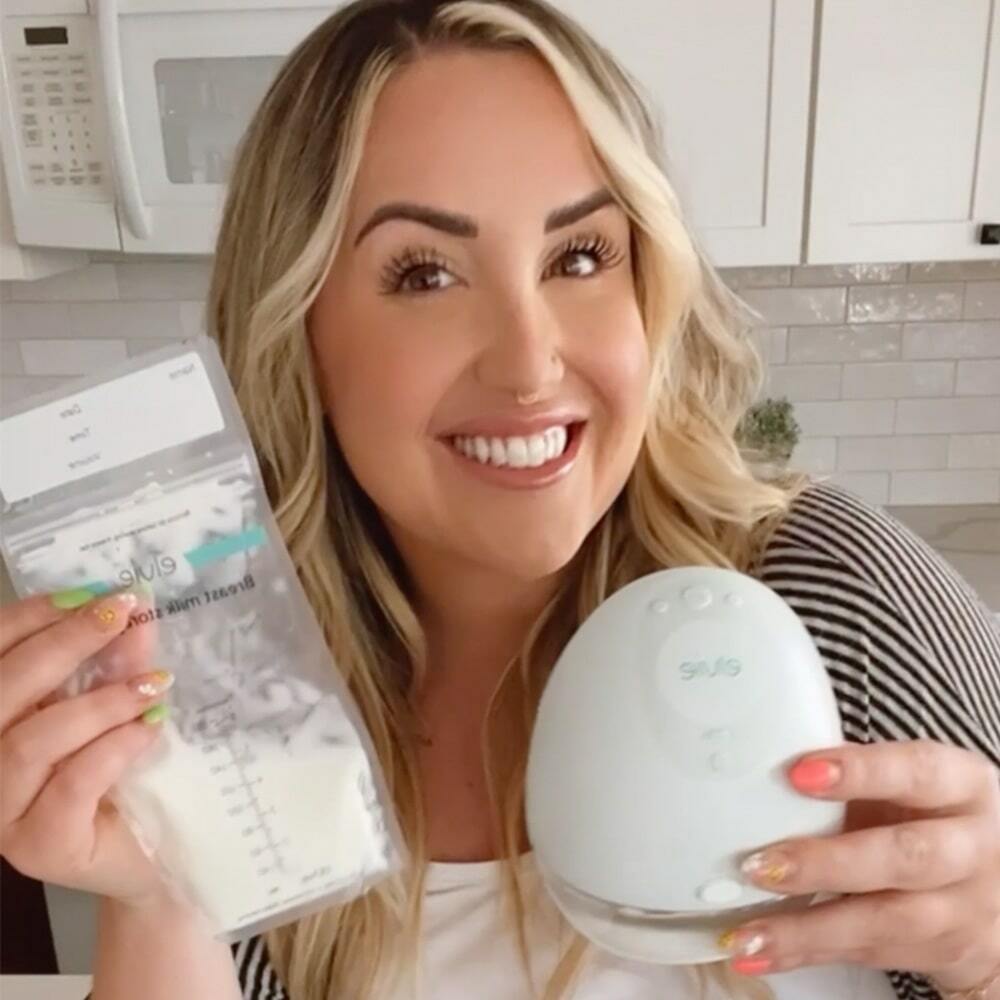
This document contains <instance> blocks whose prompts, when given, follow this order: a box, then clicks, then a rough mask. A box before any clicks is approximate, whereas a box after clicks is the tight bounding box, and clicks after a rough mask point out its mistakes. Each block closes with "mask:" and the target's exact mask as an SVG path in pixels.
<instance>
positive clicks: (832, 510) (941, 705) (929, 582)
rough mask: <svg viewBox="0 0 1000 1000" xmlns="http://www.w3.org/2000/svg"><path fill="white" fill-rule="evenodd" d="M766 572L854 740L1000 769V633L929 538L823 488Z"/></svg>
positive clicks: (266, 993) (274, 985) (248, 971)
mask: <svg viewBox="0 0 1000 1000" xmlns="http://www.w3.org/2000/svg"><path fill="white" fill-rule="evenodd" d="M759 576H760V579H761V580H762V581H763V582H764V583H766V584H767V585H768V586H769V587H771V588H772V589H773V590H774V591H776V592H777V593H778V594H780V595H781V597H783V598H784V599H785V601H787V602H788V604H789V605H790V606H791V607H792V608H793V609H794V610H795V612H796V613H797V614H798V616H799V617H800V618H801V620H802V622H803V623H804V624H805V626H806V628H807V629H808V630H809V632H810V634H811V635H812V637H813V640H814V641H815V643H816V645H817V647H818V649H819V651H820V654H821V656H822V658H823V662H824V663H825V665H826V668H827V671H828V673H829V675H830V678H831V680H832V682H833V686H834V691H835V693H836V696H837V701H838V704H839V706H840V713H841V719H842V721H843V726H844V733H845V737H846V739H847V740H849V741H851V742H855V743H876V742H881V741H888V740H896V741H899V740H914V739H932V740H937V741H939V742H942V743H949V744H952V745H955V746H960V747H964V748H965V749H968V750H973V751H976V752H978V753H980V754H983V755H984V756H985V757H986V758H987V759H988V760H990V761H992V763H993V764H995V765H996V766H997V767H998V768H1000V630H998V628H997V625H996V621H995V619H994V618H993V617H992V616H991V615H990V614H989V612H987V611H986V609H985V608H984V607H983V606H982V604H981V603H980V602H979V600H978V598H977V597H976V595H975V594H974V593H973V592H972V590H971V589H970V588H969V587H968V585H967V584H966V583H965V582H964V581H963V580H962V579H961V578H960V577H959V576H958V575H957V574H956V573H955V572H954V570H953V569H952V568H951V567H950V566H949V565H948V564H947V563H946V562H944V560H942V559H941V558H940V557H939V556H938V555H937V553H935V552H934V551H933V550H932V549H931V548H930V547H929V546H927V545H926V544H925V543H924V542H923V541H922V540H920V539H919V538H917V537H916V536H915V535H913V534H912V533H911V532H910V531H908V530H907V529H906V528H905V527H903V526H902V525H901V524H899V522H897V521H896V520H894V519H893V518H892V517H890V516H889V515H887V514H886V513H884V512H883V511H880V510H877V509H875V508H873V507H870V506H868V505H867V504H865V503H863V502H862V501H861V500H859V499H858V498H857V497H854V496H852V495H851V494H849V493H847V492H845V491H843V490H841V489H839V488H837V487H834V486H831V485H828V484H821V485H820V484H813V485H812V486H810V487H809V489H807V490H806V491H805V492H804V493H803V494H802V495H801V496H800V497H799V498H798V499H797V500H796V502H795V504H794V506H793V508H792V510H791V511H790V513H789V515H788V516H787V517H786V518H785V519H784V521H783V522H782V523H781V525H780V526H779V527H778V529H777V530H776V531H775V533H774V535H773V537H772V539H771V541H770V543H769V544H768V546H767V549H766V551H765V553H764V556H763V559H762V561H761V566H760V569H759ZM233 950H234V955H235V958H236V961H237V964H238V968H239V974H240V983H241V984H242V986H243V996H244V1000H288V998H287V996H286V994H285V993H284V991H283V990H282V988H281V986H280V984H279V982H278V979H277V976H276V975H275V973H274V971H273V970H272V969H271V967H270V965H269V963H268V961H267V955H266V952H265V949H264V946H263V943H262V940H261V939H260V938H251V939H249V940H248V941H245V942H241V943H240V944H239V945H234V948H233ZM886 974H887V976H888V977H889V981H890V983H891V984H892V986H893V988H894V990H895V992H896V994H897V996H898V997H899V1000H940V995H939V994H938V992H937V991H936V990H935V989H934V988H933V987H932V986H931V985H930V984H929V983H928V981H927V980H926V979H925V978H924V977H922V976H919V975H915V974H913V973H909V972H905V971H902V970H890V971H888V972H887V973H886ZM816 1000H834V998H832V997H830V998H816Z"/></svg>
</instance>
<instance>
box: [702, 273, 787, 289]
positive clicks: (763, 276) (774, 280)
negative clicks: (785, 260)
mask: <svg viewBox="0 0 1000 1000" xmlns="http://www.w3.org/2000/svg"><path fill="white" fill-rule="evenodd" d="M791 270H792V269H791V268H790V267H725V268H720V274H721V275H722V279H723V281H725V283H726V284H727V285H728V286H729V287H730V288H732V289H733V290H734V291H736V290H739V289H742V288H773V287H775V286H780V285H790V284H791V282H792V278H791Z"/></svg>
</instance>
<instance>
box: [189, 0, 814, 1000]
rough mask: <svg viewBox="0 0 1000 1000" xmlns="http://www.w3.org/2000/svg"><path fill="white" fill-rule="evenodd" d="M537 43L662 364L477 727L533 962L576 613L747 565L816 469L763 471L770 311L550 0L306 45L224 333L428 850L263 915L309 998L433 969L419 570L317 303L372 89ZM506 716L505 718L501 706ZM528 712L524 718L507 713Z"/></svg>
mask: <svg viewBox="0 0 1000 1000" xmlns="http://www.w3.org/2000/svg"><path fill="white" fill-rule="evenodd" d="M454 47H464V48H472V49H481V50H484V51H495V50H504V51H511V50H513V51H523V52H527V53H529V54H533V55H534V56H535V57H536V58H539V59H541V60H543V61H544V62H545V63H546V64H547V65H548V67H549V68H550V69H551V71H552V72H553V73H554V74H555V77H556V78H557V79H558V81H559V82H560V84H561V86H562V87H563V88H564V90H565V93H566V95H567V97H568V99H569V100H570V102H571V104H572V106H573V108H574V109H575V111H576V114H577V115H578V117H579V119H580V121H581V123H582V125H583V127H584V128H585V129H586V130H587V132H588V134H589V136H590V139H591V142H592V145H593V148H594V151H595V153H596V155H597V156H598V158H599V160H600V162H601V164H602V166H603V168H604V170H605V171H606V175H607V182H608V185H609V187H610V188H611V190H612V192H613V193H614V195H615V197H616V198H617V199H618V201H619V202H620V204H621V205H622V206H623V208H624V209H625V211H626V212H627V213H628V216H629V218H630V220H631V228H632V237H631V238H632V245H633V247H632V249H633V260H634V268H635V293H636V297H637V301H638V303H639V306H640V309H641V312H642V316H643V319H644V325H645V329H646V331H647V336H648V340H649V346H650V355H651V358H652V370H653V377H652V379H651V383H650V394H649V399H648V428H647V431H646V434H645V438H644V441H643V444H642V446H641V450H640V454H639V455H638V458H637V461H636V463H635V466H634V468H633V470H632V472H631V474H630V476H629V479H628V482H627V484H626V486H625V489H624V490H623V491H622V493H621V495H620V496H619V497H618V499H617V500H616V501H615V502H614V504H613V505H612V507H611V508H610V509H609V510H608V511H607V512H606V514H605V515H604V516H603V517H602V519H601V520H600V522H599V523H598V525H597V526H596V527H595V529H594V530H593V531H592V532H591V533H590V535H589V536H588V538H587V539H586V541H585V542H584V543H583V545H582V547H581V549H580V551H579V552H578V553H577V556H576V557H575V558H574V559H573V561H572V563H571V564H570V565H569V566H568V567H566V569H565V571H564V573H563V575H562V580H561V584H560V587H559V590H558V593H557V594H556V595H555V596H554V597H553V598H552V600H551V602H550V603H549V604H548V606H547V607H546V608H545V609H544V610H543V611H542V613H541V614H540V616H539V618H538V620H537V621H536V622H535V623H534V626H533V627H532V629H531V630H530V632H529V634H528V635H527V636H526V637H525V641H524V645H523V648H522V650H521V652H520V654H519V655H518V656H517V657H516V658H515V659H514V660H513V661H512V662H511V663H510V664H509V665H508V667H507V670H506V671H505V673H504V674H503V677H502V679H501V681H500V682H499V684H498V686H497V689H496V692H495V694H494V698H493V701H492V703H491V707H490V712H489V713H488V719H487V722H486V724H485V725H484V728H483V750H484V760H485V761H486V767H487V775H488V779H489V787H490V793H491V801H492V805H493V816H492V821H493V823H494V824H495V828H496V830H497V832H498V836H499V837H500V839H501V841H502V843H503V845H504V865H503V870H504V879H503V898H504V901H505V904H506V912H507V914H508V917H509V919H510V920H511V921H512V924H513V926H514V927H515V928H516V932H517V936H518V941H519V944H520V948H521V953H522V957H523V959H524V962H525V965H526V968H528V971H529V974H530V965H529V960H528V949H527V934H526V930H525V921H526V918H527V914H528V913H529V912H530V909H531V907H530V905H529V900H528V893H527V890H526V886H525V884H524V883H523V877H522V874H521V873H520V871H519V868H518V866H517V865H516V864H515V863H514V862H515V860H516V859H517V857H518V855H519V853H520V849H521V844H522V843H523V836H524V827H523V822H524V820H523V785H524V767H525V757H526V753H527V746H528V740H529V735H530V729H531V723H532V719H533V716H534V712H535V707H536V705H537V701H538V698H539V695H540V693H541V689H542V687H543V685H544V683H545V679H546V676H545V675H546V673H547V671H548V669H549V668H550V667H551V664H552V662H553V660H554V658H555V656H556V655H557V654H558V651H559V649H561V648H562V646H563V644H564V643H565V642H566V640H567V639H568V637H569V636H570V635H571V634H572V632H573V631H574V630H575V628H576V627H577V626H578V625H579V623H580V622H581V621H582V620H583V619H584V618H586V617H587V615H588V614H589V613H590V612H591V611H592V610H593V609H594V608H595V607H597V605H598V604H600V603H601V602H602V601H603V600H604V599H605V598H606V597H608V596H609V595H610V594H611V593H613V592H614V591H615V590H617V589H618V588H620V587H622V586H624V585H625V584H627V583H629V582H630V581H632V580H634V579H636V578H637V577H639V576H642V575H644V574H646V573H649V572H652V571H655V570H657V569H660V568H663V567H668V566H677V565H686V564H700V565H711V566H724V567H731V568H737V569H742V570H747V569H750V568H752V565H753V563H754V560H755V558H756V555H757V553H758V552H759V550H760V548H761V545H762V544H763V539H764V537H765V535H766V534H767V531H768V530H769V528H770V526H772V525H773V524H774V523H775V522H776V520H777V519H778V518H780V516H781V514H782V513H783V512H784V511H785V510H786V509H787V508H788V505H789V503H790V502H791V499H792V498H793V496H794V495H795V493H796V492H797V491H798V490H799V489H800V488H801V482H802V481H801V480H800V479H798V478H795V479H788V480H785V481H784V482H782V483H780V484H777V483H764V482H758V481H757V480H756V479H755V478H754V476H753V474H752V472H751V470H750V469H749V468H748V466H747V464H746V462H745V460H744V457H743V456H742V455H741V453H740V451H739V450H738V448H737V446H736V444H735V443H734V437H733V435H734V430H735V427H736V425H737V422H738V420H739V418H740V416H741V415H742V413H743V412H744V410H745V409H746V407H747V406H748V405H749V403H750V402H751V401H752V399H753V397H754V395H755V393H756V390H757V387H758V380H759V373H760V366H759V362H758V360H757V358H756V355H755V353H754V351H753V348H752V346H751V343H750V340H749V337H748V335H747V334H748V330H749V327H751V326H752V325H754V324H755V322H756V321H759V320H760V317H759V316H758V314H756V313H754V312H753V311H752V310H750V309H749V307H747V306H746V305H745V304H744V303H743V302H742V301H741V300H740V299H739V298H737V297H736V296H735V295H734V294H733V293H732V292H730V291H729V290H728V289H727V287H726V286H725V285H724V284H723V283H722V281H721V279H720V278H719V276H718V275H717V274H716V272H715V271H714V269H713V268H712V266H711V265H710V264H709V262H708V260H707V258H706V256H705V255H704V253H703V252H702V251H701V250H700V249H699V248H698V246H697V245H696V242H695V240H694V238H693V236H692V234H691V232H690V231H689V229H688V227H687V226H686V225H685V222H684V219H683V215H682V211H681V207H680V205H679V204H678V200H677V197H676V195H675V193H674V191H673V189H672V187H671V185H670V183H669V181H668V180H667V177H666V174H665V170H664V168H663V166H662V161H661V150H662V145H661V142H660V136H659V132H658V128H657V126H656V124H655V121H654V118H653V116H652V115H651V113H650V111H649V110H648V107H647V104H646V103H645V101H644V100H643V98H642V96H641V94H640V91H639V89H638V88H637V86H636V84H635V83H634V81H632V80H631V79H630V77H629V76H628V75H627V74H626V73H625V72H624V71H623V70H622V69H621V68H620V67H619V66H618V65H617V64H616V62H615V61H614V59H613V58H612V57H611V56H610V55H609V54H608V53H607V52H606V51H605V50H604V49H603V48H602V47H601V46H600V45H599V44H597V43H596V42H595V41H594V40H592V39H591V38H590V37H589V36H588V35H587V34H586V33H585V32H584V31H583V30H581V29H580V28H579V27H578V26H577V25H576V24H575V23H574V22H573V21H572V20H570V19H569V18H568V17H566V16H565V15H563V14H561V13H560V12H558V11H557V10H555V9H554V8H553V7H551V6H549V5H548V4H547V3H545V2H543V0H355V2H353V3H350V4H348V5H347V6H345V7H343V8H341V9H340V10H338V11H337V12H336V13H334V14H333V15H332V16H331V17H329V18H328V19H327V20H326V21H325V22H324V23H322V24H321V25H320V26H319V27H318V28H316V29H315V30H314V31H313V32H312V34H311V35H309V37H308V38H306V39H305V40H304V41H303V42H302V43H301V44H300V45H299V46H298V48H296V50H295V51H294V52H293V53H292V54H291V56H290V57H289V58H288V60H287V61H286V62H285V63H284V65H283V67H282V69H281V70H280V72H279V73H278V75H277V77H276V79H275V80H274V82H273V84H272V85H271V87H270V89H269V90H268V92H267V94H266V96H265V97H264V100H263V102H262V104H261V105H260V108H259V109H258V111H257V112H256V114H255V116H254V118H253V120H252V122H251V124H250V126H249V128H248V131H247V132H246V134H245V136H244V138H243V140H242V143H241V146H240V149H239V151H238V156H237V160H236V163H235V167H234V170H233V173H232V176H231V181H230V184H229V191H228V197H227V201H226V205H225V211H224V216H223V220H222V226H221V231H220V234H219V238H218V247H217V253H216V257H215V269H214V274H213V278H212V285H211V291H210V295H209V306H208V308H209V313H208V327H209V330H210V331H211V332H212V333H213V334H214V336H216V338H217V339H218V341H219V344H220V348H221V351H222V354H223V357H224V359H225V362H226V365H227V368H228V370H229V373H230V375H231V377H232V379H233V383H234V385H235V387H236V392H237V395H238V397H239V401H240V403H241V405H242V408H243V412H244V414H245V415H246V419H247V423H248V425H249V427H250V431H251V434H252V436H253V439H254V443H255V446H256V448H257V452H258V455H259V457H260V461H261V466H262V469H263V472H264V476H265V479H266V482H267V487H268V490H269V494H270V499H271V501H272V504H273V505H274V508H275V511H276V514H277V518H278V523H279V524H280V526H281V530H282V533H283V535H284V538H285V540H286V542H287V544H288V548H289V550H290V551H291V554H292V558H293V559H294V561H295V564H296V566H297V567H298V570H299V574H300V577H301V580H302V583H303V585H304V586H305V589H306V592H307V593H308V595H309V598H310V601H311V603H312V606H313V608H314V609H315V612H316V614H317V616H318V618H319V620H320V623H321V624H322V627H323V629H324V632H325V634H326V637H327V639H328V641H329V643H330V647H331V649H332V652H333V655H334V657H335V659H336V661H337V663H338V664H339V666H340V669H341V670H342V671H343V674H344V676H345V678H346V680H347V682H348V684H349V686H350V689H351V691H352V692H353V693H354V696H355V697H356V699H357V701H358V704H359V705H360V708H361V711H362V714H363V716H364V719H365V721H366V723H367V725H368V727H369V730H370V732H371V736H372V740H373V743H374V746H375V748H376V750H377V752H378V755H379V758H380V760H381V763H382V765H383V768H384V770H385V774H386V779H387V782H388V786H389V788H390V789H391V793H392V795H393V799H394V803H395V807H396V810H397V813H398V817H399V821H400V826H401V828H402V831H403V835H404V837H405V839H406V842H407V846H408V849H409V851H410V852H411V857H412V860H413V864H412V865H410V866H408V869H407V871H406V872H405V873H403V874H402V875H400V876H398V877H395V878H392V879H389V880H387V881H385V882H384V883H382V884H380V885H379V886H377V887H376V888H374V889H373V890H372V891H370V892H368V893H367V894H366V895H364V896H363V897H361V898H360V899H357V900H355V901H353V902H351V903H349V904H346V905H343V906H339V907H332V908H329V909H327V910H324V911H323V912H321V913H319V914H317V915H314V916H310V917H306V918H303V919H301V920H299V921H297V922H296V923H294V924H291V925H288V926H285V927H282V928H279V929H277V930H273V931H270V932H268V934H267V936H266V941H267V945H268V948H269V951H270V955H271V959H272V962H273V964H274V966H275V967H276V969H277V970H278V972H279V974H280V975H281V977H282V979H283V981H284V983H285V985H286V987H287V989H288V991H289V994H290V996H291V997H292V998H293V1000H334V998H343V997H350V998H352V1000H353V998H361V997H373V996H375V995H376V992H375V991H376V988H377V985H378V984H380V983H382V982H385V981H386V979H385V978H383V977H386V976H387V975H388V974H389V973H390V972H392V973H393V975H401V974H404V972H409V974H411V975H412V976H413V977H414V984H415V986H416V988H417V990H418V991H419V990H420V976H419V972H418V971H417V970H418V968H419V962H418V961H417V955H418V945H419V937H420V915H421V907H420V901H421V897H422V889H423V882H424V873H425V870H426V866H425V862H426V851H425V847H424V816H423V813H422V808H421V795H420V788H419V775H418V769H417V764H416V753H415V738H416V734H417V732H418V727H417V724H416V719H415V715H414V710H413V707H412V701H413V699H412V695H413V693H414V692H415V691H416V690H418V689H419V687H420V684H421V682H422V680H423V677H424V675H425V672H426V671H427V669H428V666H429V665H428V663H427V662H426V653H425V645H424V641H423V635H422V631H421V626H420V622H419V621H418V619H417V616H416V615H415V613H414V610H413V607H412V605H411V603H410V601H409V600H408V596H407V588H406V582H405V573H404V568H403V567H402V566H401V564H400V559H399V557H398V555H397V554H396V552H395V551H394V549H393V546H392V544H391V542H390V540H389V538H388V536H387V533H386V531H385V530H384V528H383V526H382V524H381V523H380V521H379V518H378V516H377V514H376V512H375V510H374V507H373V505H372V503H371V501H370V500H369V499H368V498H367V497H366V496H365V494H364V493H363V491H362V490H361V488H360V487H359V485H358V483H357V482H356V480H355V479H354V477H353V476H352V474H351V472H350V469H349V468H348V467H347V465H346V462H345V461H344V458H343V456H342V455H341V453H340V450H339V448H338V447H337V443H336V440H335V438H334V436H333V434H332V432H331V431H330V428H329V425H328V424H327V422H326V421H325V418H324V411H323V407H322V405H321V402H320V397H319V393H318V390H317V385H316V380H315V377H314V371H313V366H312V358H311V354H310V348H309V340H308V321H309V309H310V306H311V304H312V303H313V301H314V299H315V297H316V295H317V292H318V291H319V289H320V287H321V285H322V284H323V281H324V279H325V276H326V273H327V270H328V268H329V265H330V263H331V261H332V259H333V257H334V255H335V254H336V252H337V249H338V246H339V244H340V241H341V239H342V237H343V235H344V220H345V218H346V209H347V204H348V198H349V195H350V192H351V189H352V185H353V182H354V179H355V176H356V174H357V171H358V166H359V162H360V160H361V155H362V149H363V145H364V142H365V136H366V133H367V130H368V125H369V123H370V121H371V118H372V113H373V108H374V106H375V103H376V101H377V99H378V96H379V93H380V92H381V90H382V88H383V87H384V85H385V83H386V81H387V80H388V79H389V77H390V76H391V75H392V74H393V73H395V72H396V71H397V70H399V69H400V67H403V66H405V65H407V64H408V63H410V62H412V61H414V60H416V59H418V58H420V57H422V56H423V55H425V54H428V53H432V52H434V51H440V50H441V49H444V48H454ZM499 719H503V726H502V727H500V726H498V725H497V720H499ZM512 719H513V723H512V721H511V720H512ZM567 940H568V942H569V944H568V947H567V948H566V949H565V950H564V952H563V953H562V956H561V959H560V961H559V963H558V965H557V967H556V969H555V971H554V972H553V974H552V975H551V976H550V977H549V979H548V981H547V982H546V983H545V984H544V985H543V986H541V987H539V989H540V990H541V991H542V997H543V1000H558V998H569V997H571V996H572V995H573V992H574V986H575V984H576V983H577V982H578V980H579V976H580V974H581V972H582V971H583V970H584V969H585V968H586V965H587V960H588V958H589V955H590V951H591V949H592V946H591V945H589V944H588V943H587V942H586V941H585V940H584V939H582V938H581V937H580V936H579V935H576V934H575V933H570V934H569V936H568V938H567ZM690 972H691V974H692V976H693V977H694V978H695V979H697V980H698V983H699V985H700V986H701V989H702V993H703V995H704V991H705V989H706V988H707V984H708V981H709V980H710V979H713V978H714V979H715V981H716V982H717V983H719V984H721V985H722V986H723V988H724V989H725V990H726V991H728V993H729V995H730V996H733V997H747V998H753V1000H764V998H773V993H772V991H771V990H770V989H769V988H768V987H767V986H766V984H763V983H760V982H758V981H752V980H746V979H741V978H740V977H737V976H735V975H734V974H733V973H731V972H730V971H729V970H728V968H727V965H726V963H718V964H714V965H711V966H699V967H696V968H692V969H691V970H690Z"/></svg>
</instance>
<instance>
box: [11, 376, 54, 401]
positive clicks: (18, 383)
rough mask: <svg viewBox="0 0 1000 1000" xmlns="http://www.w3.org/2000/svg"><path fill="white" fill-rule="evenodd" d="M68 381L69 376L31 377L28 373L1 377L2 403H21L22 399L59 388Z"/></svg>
mask: <svg viewBox="0 0 1000 1000" xmlns="http://www.w3.org/2000/svg"><path fill="white" fill-rule="evenodd" d="M67 381H69V380H68V379H67V378H30V377H28V376H26V375H25V376H13V377H11V378H6V377H4V378H0V404H2V405H4V406H9V405H10V404H11V403H20V402H21V400H22V399H30V398H31V397H32V396H37V395H38V394H39V393H41V392H49V390H51V389H58V388H59V386H61V385H64V384H65V383H66V382H67Z"/></svg>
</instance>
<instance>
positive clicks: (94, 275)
mask: <svg viewBox="0 0 1000 1000" xmlns="http://www.w3.org/2000/svg"><path fill="white" fill-rule="evenodd" d="M10 284H11V289H10V298H11V301H12V302H73V301H76V302H82V301H93V300H102V299H117V298H118V281H117V278H116V276H115V268H114V265H113V264H89V265H87V266H86V267H81V268H78V269H77V270H75V271H65V272H63V273H62V274H53V275H51V276H50V277H48V278H38V279H37V280H35V281H12V282H11V283H10Z"/></svg>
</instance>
